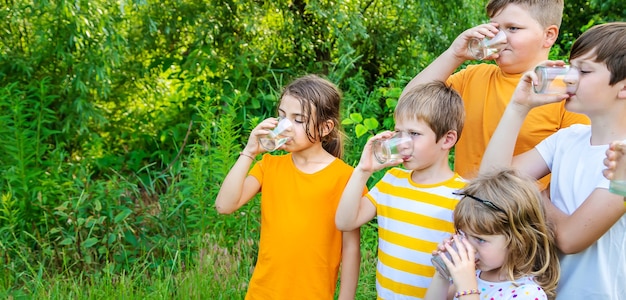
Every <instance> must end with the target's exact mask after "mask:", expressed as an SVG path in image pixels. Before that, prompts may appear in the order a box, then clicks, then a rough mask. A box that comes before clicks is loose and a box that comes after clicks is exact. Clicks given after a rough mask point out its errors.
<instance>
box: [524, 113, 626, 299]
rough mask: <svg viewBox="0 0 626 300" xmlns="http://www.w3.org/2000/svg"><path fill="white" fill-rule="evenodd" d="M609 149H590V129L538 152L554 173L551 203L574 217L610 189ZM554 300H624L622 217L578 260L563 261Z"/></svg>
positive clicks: (576, 129)
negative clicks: (596, 195) (606, 171)
mask: <svg viewBox="0 0 626 300" xmlns="http://www.w3.org/2000/svg"><path fill="white" fill-rule="evenodd" d="M607 148H608V145H591V126H589V125H572V126H570V127H568V128H565V129H561V130H559V131H558V132H557V133H555V134H553V135H551V136H550V137H548V138H546V139H545V140H543V141H542V142H541V143H539V144H538V145H537V146H536V149H537V150H538V151H539V154H541V156H542V157H543V159H544V160H545V162H546V164H547V165H548V167H549V168H550V170H551V171H552V181H551V184H550V197H551V199H552V203H554V205H555V206H556V207H558V208H559V209H561V210H562V211H563V212H565V213H567V214H570V215H571V214H572V213H573V212H574V211H575V210H576V209H577V208H578V207H580V206H581V205H582V204H583V202H585V200H586V199H587V197H589V195H590V194H591V193H592V192H593V191H594V190H595V189H597V188H601V189H608V187H609V181H608V180H607V179H606V178H604V176H603V175H602V170H603V169H604V164H603V162H602V161H603V160H604V157H605V152H606V150H607ZM560 263H561V280H560V281H559V284H558V286H557V299H602V300H617V299H626V215H624V216H622V217H621V218H620V219H619V220H618V221H617V222H616V223H615V224H614V225H613V226H612V227H611V228H610V229H609V230H608V231H607V232H606V233H605V234H604V235H603V236H602V237H600V239H598V240H597V241H596V242H595V243H593V244H592V245H591V246H589V247H588V248H587V249H585V250H583V251H582V252H579V253H576V254H569V255H561V256H560Z"/></svg>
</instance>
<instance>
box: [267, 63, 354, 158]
mask: <svg viewBox="0 0 626 300" xmlns="http://www.w3.org/2000/svg"><path fill="white" fill-rule="evenodd" d="M287 95H289V96H292V97H294V98H296V99H298V101H300V105H301V106H302V113H303V114H304V115H305V116H307V121H306V123H305V132H306V135H307V137H308V138H309V141H311V142H315V141H321V142H322V147H323V148H324V149H325V150H326V151H328V153H330V154H332V155H333V156H335V157H339V158H341V157H342V155H343V138H344V134H343V132H342V131H341V127H340V126H341V123H340V121H339V120H340V116H339V111H340V107H341V92H340V91H339V89H338V88H337V87H336V86H335V85H334V84H333V83H331V82H330V81H328V80H327V79H324V78H322V77H320V76H317V75H305V76H303V77H300V78H298V79H296V80H294V81H292V82H291V83H290V84H289V85H287V86H286V87H285V88H284V89H283V92H282V94H281V95H280V99H281V101H282V99H283V97H284V96H287ZM279 104H280V103H279ZM329 120H330V121H332V122H333V124H334V126H333V128H332V130H331V131H330V132H329V133H328V134H327V135H326V136H323V132H324V129H325V128H324V124H325V122H326V121H329Z"/></svg>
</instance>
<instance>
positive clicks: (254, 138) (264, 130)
mask: <svg viewBox="0 0 626 300" xmlns="http://www.w3.org/2000/svg"><path fill="white" fill-rule="evenodd" d="M276 125H278V119H277V118H267V119H265V120H263V121H261V123H259V124H258V125H257V126H256V127H254V129H252V132H250V137H249V138H248V142H247V143H246V147H245V148H244V150H243V151H244V152H245V153H247V154H249V155H252V156H253V157H254V156H256V155H258V154H259V153H262V152H265V151H267V150H265V149H264V148H263V147H261V144H260V143H259V138H260V137H264V136H266V135H268V134H269V133H270V132H271V131H272V129H274V128H275V127H276Z"/></svg>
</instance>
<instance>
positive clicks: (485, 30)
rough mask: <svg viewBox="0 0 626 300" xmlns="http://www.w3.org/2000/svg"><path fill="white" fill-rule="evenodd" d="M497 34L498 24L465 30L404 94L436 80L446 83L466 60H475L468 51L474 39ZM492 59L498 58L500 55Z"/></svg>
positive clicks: (412, 81)
mask: <svg viewBox="0 0 626 300" xmlns="http://www.w3.org/2000/svg"><path fill="white" fill-rule="evenodd" d="M497 32H498V27H497V24H496V23H490V24H482V25H478V26H476V27H473V28H470V29H468V30H465V31H464V32H463V33H461V34H460V35H459V36H458V37H457V38H456V39H455V40H454V42H452V44H451V45H450V47H449V48H448V49H447V50H446V51H444V52H443V53H442V54H441V55H440V56H439V57H437V59H435V60H434V61H433V62H432V63H430V64H429V65H428V66H427V67H426V68H425V69H424V70H422V71H421V72H420V73H419V74H417V75H416V76H415V77H414V78H413V79H412V80H411V81H410V82H409V84H407V86H406V87H405V88H404V91H403V93H404V92H406V91H408V90H409V89H411V88H413V87H415V86H417V85H420V84H423V83H427V82H432V81H435V80H439V81H443V82H445V81H446V79H448V77H450V75H452V73H453V72H454V70H456V69H457V68H458V67H459V66H460V65H461V64H462V63H464V62H465V61H466V60H470V59H474V58H473V57H471V56H469V54H468V51H467V44H468V42H469V41H470V40H471V39H472V38H479V39H482V38H484V37H494V36H495V35H496V33H497ZM491 57H492V58H497V57H498V54H495V55H493V56H491Z"/></svg>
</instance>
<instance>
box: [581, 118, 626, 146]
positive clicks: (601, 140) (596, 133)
mask: <svg viewBox="0 0 626 300" xmlns="http://www.w3.org/2000/svg"><path fill="white" fill-rule="evenodd" d="M616 111H619V110H616ZM589 119H590V120H591V141H590V142H591V145H606V144H609V143H610V142H612V141H616V140H624V139H626V118H624V114H621V113H613V112H611V113H609V114H607V115H603V116H590V117H589Z"/></svg>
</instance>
